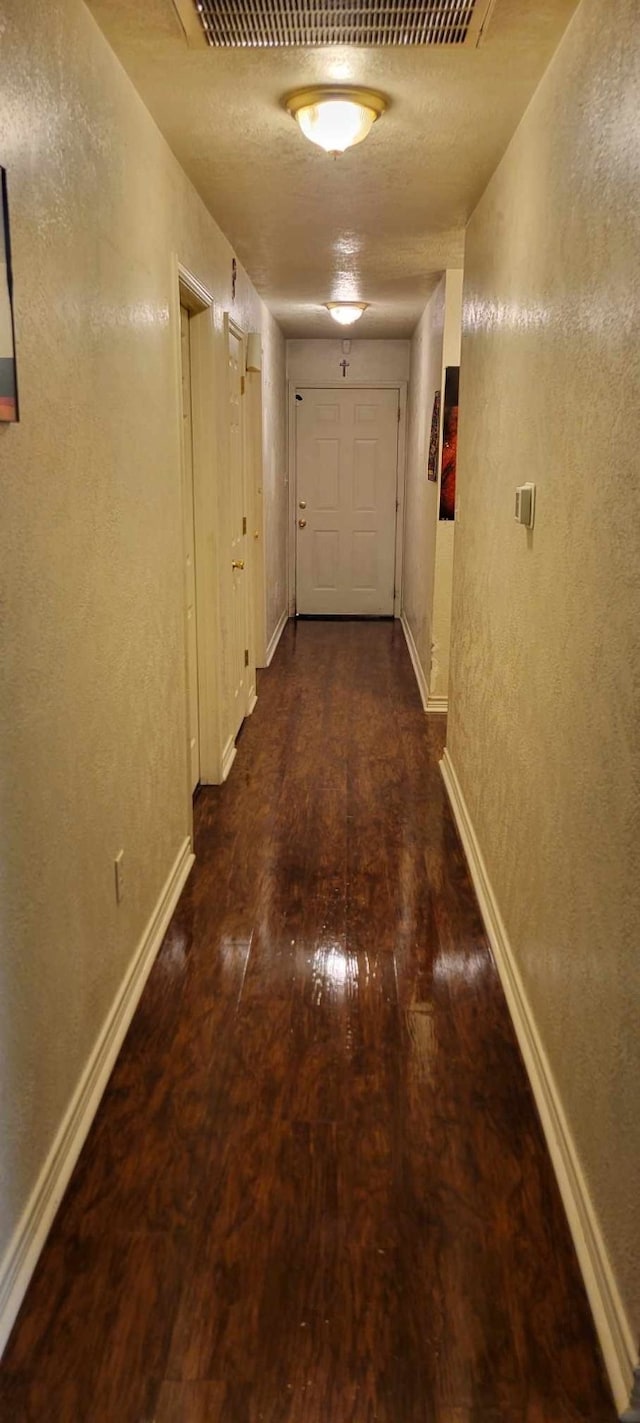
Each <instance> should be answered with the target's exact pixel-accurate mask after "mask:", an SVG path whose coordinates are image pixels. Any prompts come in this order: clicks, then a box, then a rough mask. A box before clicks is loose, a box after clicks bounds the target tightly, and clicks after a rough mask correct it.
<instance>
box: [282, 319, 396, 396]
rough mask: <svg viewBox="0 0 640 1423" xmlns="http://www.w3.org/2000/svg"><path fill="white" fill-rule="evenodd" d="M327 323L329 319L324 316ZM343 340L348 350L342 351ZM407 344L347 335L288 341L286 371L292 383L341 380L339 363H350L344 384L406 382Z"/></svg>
mask: <svg viewBox="0 0 640 1423" xmlns="http://www.w3.org/2000/svg"><path fill="white" fill-rule="evenodd" d="M327 320H330V318H329V317H327ZM343 340H346V341H350V342H351V350H350V351H349V352H348V353H347V354H346V356H345V353H344V352H343V350H342V343H343ZM410 350H411V343H410V342H409V341H368V340H358V339H357V338H355V337H353V336H350V335H349V331H348V329H345V333H344V336H340V337H339V338H337V339H335V338H334V339H333V340H332V339H331V338H330V337H327V339H326V340H309V341H302V340H297V341H287V371H288V374H289V380H290V381H291V382H292V384H295V382H296V381H299V382H301V383H302V384H304V383H305V382H309V381H334V380H342V379H343V375H342V369H341V364H340V363H341V361H344V360H347V361H348V362H349V365H348V368H347V375H346V378H345V385H349V384H353V383H354V382H355V383H356V384H362V383H363V381H377V380H384V381H394V380H399V381H400V380H408V379H409V359H410Z"/></svg>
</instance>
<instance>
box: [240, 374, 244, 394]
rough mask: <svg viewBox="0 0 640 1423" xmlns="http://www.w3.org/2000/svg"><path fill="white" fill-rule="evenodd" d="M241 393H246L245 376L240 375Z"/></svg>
mask: <svg viewBox="0 0 640 1423" xmlns="http://www.w3.org/2000/svg"><path fill="white" fill-rule="evenodd" d="M240 394H241V395H244V376H240Z"/></svg>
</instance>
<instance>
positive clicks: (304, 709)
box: [0, 622, 614, 1423]
mask: <svg viewBox="0 0 640 1423" xmlns="http://www.w3.org/2000/svg"><path fill="white" fill-rule="evenodd" d="M443 739H444V723H443V720H442V719H441V718H439V717H436V718H431V719H426V718H425V716H424V714H423V712H422V710H421V707H420V702H419V698H418V693H417V689H416V686H415V682H414V678H413V672H412V670H411V666H410V663H409V658H408V656H407V652H406V649H405V646H404V641H403V637H402V632H401V630H400V628H399V625H398V624H397V623H396V624H393V623H361V622H353V623H315V622H313V623H304V624H299V625H298V626H297V627H296V626H295V625H294V624H290V625H289V626H288V628H287V629H286V632H285V635H284V638H283V641H282V643H281V646H280V650H279V652H278V655H277V658H276V661H275V664H274V666H273V667H272V668H271V669H270V670H269V671H268V672H266V673H264V674H263V675H262V677H261V679H260V684H259V702H258V706H257V709H256V711H255V713H254V716H253V718H252V719H251V721H250V722H249V724H248V725H247V727H246V730H245V733H244V735H243V739H242V747H241V752H240V754H239V755H238V758H237V761H236V763H235V765H234V767H233V770H232V773H231V776H230V779H229V781H228V782H227V784H226V785H225V786H224V787H222V788H221V789H215V790H207V791H204V792H203V793H202V794H201V796H200V797H199V800H198V802H197V855H198V862H197V866H196V868H195V870H194V872H193V875H192V878H191V880H190V883H189V884H188V886H187V889H186V892H185V894H184V897H183V899H182V902H181V905H180V907H179V910H178V912H177V914H176V916H175V919H174V922H173V924H172V925H171V928H170V930H169V933H168V934H167V938H166V941H165V943H164V946H163V948H162V951H161V953H160V956H159V958H158V961H157V963H156V965H155V967H154V969H153V972H152V975H151V977H150V980H149V983H148V986H147V988H146V991H145V993H144V997H143V1000H142V1002H141V1005H140V1008H139V1010H138V1013H137V1015H136V1018H135V1020H134V1023H133V1026H132V1029H131V1032H130V1033H129V1036H128V1039H127V1041H126V1043H125V1046H124V1049H123V1051H122V1054H121V1056H120V1059H119V1061H118V1064H117V1066H116V1069H115V1072H114V1074H113V1077H112V1080H111V1082H110V1085H109V1088H108V1090H107V1093H106V1096H105V1098H104V1101H103V1103H102V1106H101V1108H100V1111H99V1113H98V1117H97V1120H96V1122H95V1125H94V1128H93V1130H92V1132H91V1135H90V1138H89V1140H88V1143H87V1146H86V1148H85V1150H84V1152H83V1155H82V1157H81V1160H80V1162H79V1164H78V1167H77V1169H76V1172H75V1174H74V1177H73V1180H72V1184H71V1187H70V1190H69V1192H68V1194H67V1197H66V1199H65V1201H64V1203H63V1206H62V1208H61V1211H60V1213H59V1216H58V1219H57V1221H56V1224H55V1226H54V1229H53V1232H52V1235H51V1237H50V1240H49V1243H48V1245H47V1247H46V1249H45V1251H44V1253H43V1256H42V1259H41V1262H40V1265H39V1267H38V1270H37V1272H36V1276H35V1278H34V1281H33V1284H32V1287H31V1289H30V1291H29V1294H28V1296H27V1300H26V1302H25V1305H24V1307H23V1310H22V1313H21V1315H20V1318H19V1321H18V1324H17V1327H16V1329H15V1331H14V1334H13V1337H12V1340H11V1342H10V1344H9V1347H8V1350H7V1353H6V1356H5V1361H4V1365H3V1368H2V1371H1V1374H0V1417H1V1418H2V1420H3V1423H9V1420H11V1423H21V1420H29V1421H30V1423H143V1421H144V1423H376V1420H377V1423H577V1420H581V1423H608V1420H612V1419H613V1418H614V1411H613V1407H612V1404H611V1401H610V1397H609V1393H608V1389H607V1386H606V1383H605V1381H604V1375H603V1370H602V1366H601V1363H600V1359H599V1355H598V1350H597V1345H596V1340H595V1335H594V1331H593V1326H592V1324H591V1321H590V1316H589V1313H588V1309H587V1305H586V1301H585V1297H584V1292H583V1288H582V1285H581V1281H580V1276H579V1273H578V1268H577V1265H576V1261H575V1258H574V1254H573V1250H572V1246H571V1243H570V1239H569V1234H568V1229H567V1226H566V1223H565V1220H564V1218H563V1213H562V1209H561V1206H560V1203H559V1198H558V1193H557V1190H556V1187H555V1184H554V1179H553V1176H552V1171H551V1166H550V1164H549V1159H548V1156H547V1153H546V1150H545V1147H544V1143H543V1139H542V1135H541V1131H540V1127H539V1124H538V1121H537V1118H536V1114H535V1110H534V1106H533V1102H532V1098H531V1094H530V1091H529V1089H528V1085H527V1082H526V1079H525V1075H524V1070H523V1067H522V1064H521V1061H520V1058H519V1055H518V1051H517V1048H516V1044H515V1040H514V1035H513V1031H512V1028H511V1026H510V1022H509V1017H508V1013H507V1009H506V1006H505V1002H504V998H503V995H502V992H501V989H500V985H499V982H498V979H497V976H496V971H495V968H494V966H493V963H492V960H491V958H490V955H489V952H488V949H487V945H486V942H485V938H484V935H483V932H482V926H481V922H480V919H479V915H478V911H477V907H476V904H475V901H474V896H473V893H472V890H471V887H470V883H469V878H468V875H467V872H466V869H465V865H464V862H463V858H462V854H461V850H460V846H459V844H458V841H457V838H456V834H455V831H454V829H453V825H452V820H451V816H450V814H449V811H448V808H447V805H446V801H445V796H444V792H443V787H442V782H441V778H440V774H439V771H438V757H439V754H440V752H441V749H442V744H443Z"/></svg>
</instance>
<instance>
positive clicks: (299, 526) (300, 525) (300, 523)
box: [298, 519, 307, 529]
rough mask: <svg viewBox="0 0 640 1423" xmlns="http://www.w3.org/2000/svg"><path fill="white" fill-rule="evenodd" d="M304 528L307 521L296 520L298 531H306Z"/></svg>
mask: <svg viewBox="0 0 640 1423" xmlns="http://www.w3.org/2000/svg"><path fill="white" fill-rule="evenodd" d="M306 527H307V521H306V519H298V528H299V529H306Z"/></svg>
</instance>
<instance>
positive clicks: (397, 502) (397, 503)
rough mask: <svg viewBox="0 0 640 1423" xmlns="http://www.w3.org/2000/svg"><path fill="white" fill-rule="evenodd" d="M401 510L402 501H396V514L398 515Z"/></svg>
mask: <svg viewBox="0 0 640 1423" xmlns="http://www.w3.org/2000/svg"><path fill="white" fill-rule="evenodd" d="M399 508H400V500H399V499H396V514H397V512H398V509H399Z"/></svg>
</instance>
